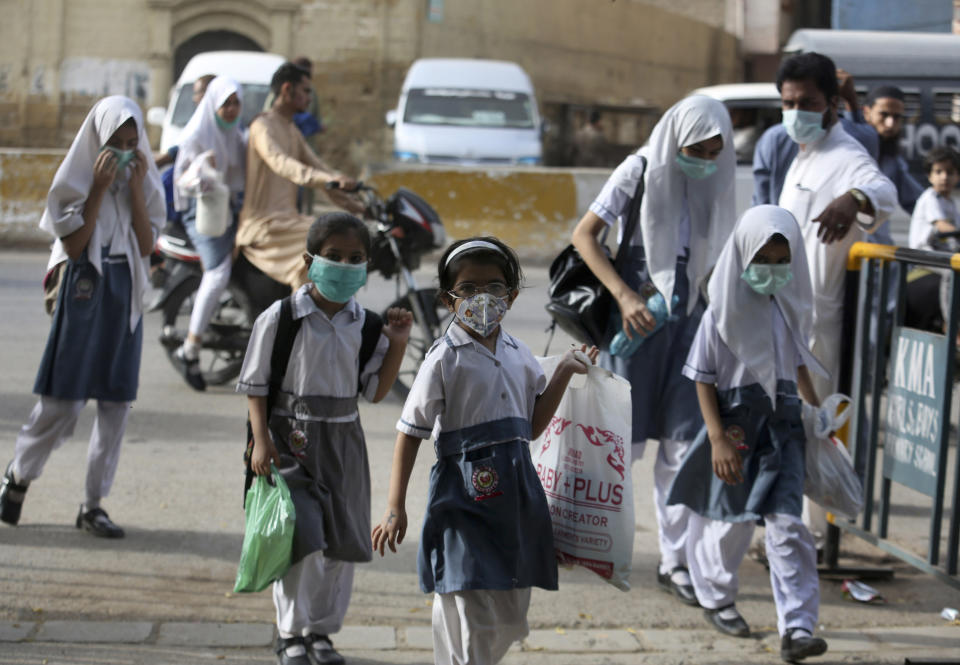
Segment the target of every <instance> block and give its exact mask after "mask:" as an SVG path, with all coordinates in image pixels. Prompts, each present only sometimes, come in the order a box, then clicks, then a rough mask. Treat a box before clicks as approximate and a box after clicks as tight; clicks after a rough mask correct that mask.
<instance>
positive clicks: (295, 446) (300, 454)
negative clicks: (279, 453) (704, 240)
mask: <svg viewBox="0 0 960 665" xmlns="http://www.w3.org/2000/svg"><path fill="white" fill-rule="evenodd" d="M287 443H288V444H289V446H290V452H291V453H293V455H294V456H295V457H297V458H299V459H303V458H304V457H306V456H307V443H308V440H307V433H306V432H304V431H303V430H299V429H295V430H292V431H291V432H290V436H288V437H287Z"/></svg>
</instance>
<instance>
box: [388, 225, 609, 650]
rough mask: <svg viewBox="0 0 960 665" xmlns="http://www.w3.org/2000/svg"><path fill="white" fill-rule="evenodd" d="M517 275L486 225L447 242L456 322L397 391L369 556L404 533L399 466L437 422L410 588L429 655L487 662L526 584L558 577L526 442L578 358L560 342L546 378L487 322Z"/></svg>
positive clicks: (448, 297)
mask: <svg viewBox="0 0 960 665" xmlns="http://www.w3.org/2000/svg"><path fill="white" fill-rule="evenodd" d="M520 280H521V273H520V266H519V264H518V262H517V258H516V255H515V254H514V253H513V251H512V250H511V249H510V248H508V247H507V246H506V245H504V244H503V243H502V242H500V241H499V240H497V239H496V238H489V237H488V238H475V239H467V240H462V241H459V242H456V243H453V244H452V245H451V246H450V247H449V248H448V249H447V251H446V252H444V255H443V256H442V257H441V259H440V264H439V283H440V292H441V294H442V298H443V300H444V302H445V303H446V305H447V307H448V308H449V309H450V311H452V312H454V313H455V315H456V322H455V323H453V324H451V325H450V327H449V329H448V330H447V331H446V333H445V334H444V336H443V337H441V338H440V339H438V340H437V341H436V342H434V345H433V347H432V348H431V349H430V351H429V352H428V353H427V356H426V358H425V359H424V362H423V364H422V365H421V367H420V371H419V372H418V373H417V378H416V379H415V380H414V382H413V386H412V387H411V389H410V395H409V396H408V398H407V401H406V404H404V407H403V412H402V415H401V417H400V421H399V422H398V423H397V429H398V430H399V432H400V434H399V435H398V437H397V444H396V448H395V451H394V458H393V471H392V473H391V479H390V493H389V505H388V508H387V511H386V513H385V514H384V517H383V520H382V521H381V523H380V524H379V525H378V526H377V527H376V528H375V529H374V530H373V534H372V535H373V546H374V548H375V549H379V550H380V553H381V555H382V554H383V548H384V546H385V545H387V546H389V547H390V549H391V550H393V551H396V548H395V543H396V542H401V541H402V540H403V537H404V534H405V532H406V529H407V515H406V511H405V508H404V504H405V497H406V492H407V483H408V482H409V479H410V472H411V470H412V468H413V464H414V461H415V459H416V454H417V450H418V447H419V445H420V442H421V440H423V439H426V438H429V437H430V436H431V434H432V432H434V430H435V429H436V430H437V431H438V432H439V433H438V435H437V438H436V441H435V444H434V447H435V450H436V454H437V462H436V464H435V465H434V467H433V469H432V471H431V473H430V493H429V498H428V501H427V510H426V515H425V517H424V522H423V533H422V535H421V538H420V552H419V557H418V559H419V561H418V568H419V572H420V586H421V588H422V589H423V590H424V592H426V593H430V592H434V594H435V597H434V602H433V644H434V661H435V662H436V663H437V664H438V665H441V664H442V665H450V664H451V663H478V664H479V665H492V664H493V663H497V662H498V661H499V660H500V659H501V658H502V657H503V655H504V654H505V653H506V652H507V649H509V647H510V645H511V644H512V643H513V642H514V641H516V640H519V639H522V638H523V637H524V636H526V634H527V633H528V628H527V619H526V616H527V608H528V607H529V604H530V587H533V586H538V587H541V588H544V589H550V590H554V589H556V588H557V563H556V557H555V554H554V547H553V533H552V529H551V526H550V524H551V523H550V513H549V509H548V507H547V501H546V495H545V494H544V492H543V487H542V486H541V484H540V479H539V478H538V477H537V473H536V471H535V469H534V467H533V463H532V461H531V458H530V450H529V443H530V440H531V439H533V438H535V437H536V436H537V435H538V434H539V433H540V432H542V431H543V430H544V429H545V428H546V426H547V424H548V423H549V421H550V419H551V417H552V416H553V413H554V412H555V411H556V408H557V405H558V404H559V402H560V398H561V397H562V395H563V392H564V391H565V390H566V387H567V383H568V382H569V380H570V377H571V376H572V374H574V373H583V372H585V371H586V367H585V366H584V364H583V362H581V361H580V360H577V359H576V358H574V355H573V351H570V352H568V353H567V355H566V356H564V358H563V359H562V360H561V362H560V365H559V367H558V368H557V371H556V373H555V374H554V375H553V378H551V380H550V383H549V385H548V384H547V383H546V379H545V377H544V374H543V371H542V370H541V368H540V365H539V363H538V362H537V361H536V360H535V359H534V357H533V354H532V353H531V352H530V350H529V349H528V348H527V347H526V345H524V344H523V343H522V342H520V341H518V340H517V339H515V338H514V337H512V336H511V335H509V334H507V332H506V331H505V330H503V328H502V326H500V325H499V323H500V320H501V318H502V317H503V315H504V314H505V313H506V311H507V310H508V309H509V308H510V306H511V305H512V304H513V301H514V299H515V298H516V297H517V294H518V293H519V286H520ZM583 350H584V351H586V349H583ZM589 355H590V356H591V359H592V358H595V357H596V349H591V351H590V352H589Z"/></svg>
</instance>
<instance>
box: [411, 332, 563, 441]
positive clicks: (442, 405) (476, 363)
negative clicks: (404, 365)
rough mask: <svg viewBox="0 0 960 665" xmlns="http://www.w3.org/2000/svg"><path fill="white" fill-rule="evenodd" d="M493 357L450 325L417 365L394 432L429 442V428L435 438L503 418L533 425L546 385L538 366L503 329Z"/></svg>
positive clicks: (534, 359) (478, 343) (523, 346)
mask: <svg viewBox="0 0 960 665" xmlns="http://www.w3.org/2000/svg"><path fill="white" fill-rule="evenodd" d="M496 351H497V352H496V353H495V354H494V353H490V351H489V349H487V348H486V347H485V346H483V345H482V344H480V342H478V341H476V340H475V339H473V337H471V336H470V335H469V334H468V333H467V331H465V330H464V329H463V328H461V327H460V326H459V325H458V324H457V323H456V322H454V323H453V324H451V325H450V327H449V328H447V332H446V333H445V334H444V335H443V337H441V338H440V339H438V340H437V341H436V342H434V345H433V347H432V348H431V349H430V351H429V352H427V357H426V358H424V360H423V364H422V365H420V370H419V371H418V372H417V377H416V379H414V381H413V385H412V386H411V387H410V394H409V395H408V396H407V401H406V403H404V405H403V411H402V412H401V415H400V420H398V421H397V430H399V431H400V432H403V433H404V434H409V435H410V436H415V437H417V438H420V439H428V438H430V436H431V434H432V433H433V432H434V428H437V432H438V433H439V432H451V431H455V430H459V429H463V428H466V427H470V426H472V425H481V424H484V423H494V422H496V421H500V420H504V419H508V418H525V419H527V420H529V421H532V420H533V408H534V405H535V404H536V399H537V396H538V395H539V394H540V393H542V392H543V390H544V388H545V387H546V383H547V380H546V377H545V376H544V373H543V369H542V368H541V367H540V363H538V362H537V360H536V358H534V357H533V353H531V352H530V349H529V348H528V347H527V345H526V344H524V343H523V342H521V341H520V340H518V339H516V338H515V337H513V336H511V335H510V334H508V333H507V331H506V330H504V329H503V326H501V327H500V334H499V335H497V346H496ZM514 439H516V436H514V435H511V436H509V439H508V440H511V441H512V440H514ZM488 443H498V441H496V440H492V441H489V442H488Z"/></svg>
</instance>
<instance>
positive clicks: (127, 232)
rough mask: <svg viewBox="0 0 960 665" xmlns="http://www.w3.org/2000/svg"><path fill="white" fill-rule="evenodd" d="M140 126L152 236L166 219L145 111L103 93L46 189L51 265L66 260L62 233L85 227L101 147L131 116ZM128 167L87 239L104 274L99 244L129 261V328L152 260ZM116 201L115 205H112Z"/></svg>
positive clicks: (45, 222) (93, 260)
mask: <svg viewBox="0 0 960 665" xmlns="http://www.w3.org/2000/svg"><path fill="white" fill-rule="evenodd" d="M131 118H132V119H133V121H134V122H135V123H136V125H137V133H138V139H137V149H138V150H139V151H140V152H141V153H142V154H143V156H144V157H145V158H146V161H147V174H146V176H145V177H144V179H143V196H144V202H145V203H146V208H147V215H148V216H149V218H150V224H151V226H153V229H154V233H153V236H154V239H156V237H157V235H158V234H159V233H160V229H161V227H162V226H163V223H164V221H165V220H166V203H165V197H164V194H163V184H162V183H161V182H160V173H159V171H157V166H156V164H154V162H153V159H152V158H151V156H150V155H151V153H150V143H149V142H148V141H147V134H146V132H145V131H144V125H143V115H142V113H141V112H140V107H139V106H137V103H136V102H134V101H133V100H132V99H130V98H128V97H123V96H122V95H114V96H112V97H104V98H103V99H101V100H100V101H99V102H97V103H96V104H94V105H93V108H92V109H90V112H89V113H88V114H87V117H86V119H84V121H83V124H82V125H81V126H80V131H78V132H77V135H76V137H74V139H73V143H72V144H71V145H70V150H68V151H67V156H66V157H64V158H63V162H61V164H60V167H59V168H58V169H57V172H56V174H55V175H54V176H53V183H52V184H51V185H50V191H49V192H48V193H47V207H46V208H45V209H44V211H43V217H42V218H41V219H40V228H41V229H43V230H44V231H47V232H48V233H50V234H52V235H54V236H56V238H57V240H56V242H54V245H53V251H52V252H51V254H50V262H49V263H48V265H47V268H48V269H50V268H52V267H53V266H55V265H57V264H58V263H60V262H62V261H65V260H67V252H66V250H65V249H64V247H63V243H62V242H61V241H60V238H62V237H64V236H67V235H70V234H71V233H73V232H74V231H76V230H77V229H79V228H81V227H82V226H83V207H84V204H85V203H86V201H87V196H88V195H89V194H90V188H91V187H92V186H93V166H94V163H95V162H96V160H97V157H98V156H99V154H100V152H101V150H103V146H105V145H106V144H107V141H109V140H110V137H111V136H113V134H114V132H116V131H117V129H119V127H120V125H122V124H124V123H125V122H127V121H128V120H130V119H131ZM131 168H133V167H132V166H129V167H127V168H126V169H125V171H126V172H125V173H120V174H118V175H117V178H116V179H115V180H114V182H113V183H112V184H111V185H110V188H109V191H108V193H107V195H106V196H105V197H104V199H103V201H102V203H101V204H100V211H99V214H98V215H97V223H96V226H95V227H94V229H93V233H92V234H91V236H90V240H89V242H88V243H87V248H88V250H87V259H88V260H89V261H90V263H91V264H93V267H94V268H96V270H97V272H98V273H100V274H103V269H102V267H101V261H100V248H101V247H103V246H109V247H110V254H112V255H118V254H123V255H125V256H126V257H127V263H128V265H129V266H130V277H131V281H132V285H133V288H132V289H131V293H130V330H131V331H132V330H135V329H136V327H137V323H138V322H139V321H140V316H141V314H142V313H143V294H144V292H145V291H146V285H147V277H148V275H147V269H148V259H147V258H145V257H142V256H140V249H139V243H138V242H137V235H136V233H135V232H134V230H133V224H132V212H131V208H130V194H129V192H128V191H125V190H126V185H127V180H128V178H129V173H130V169H131ZM114 202H115V203H116V205H114Z"/></svg>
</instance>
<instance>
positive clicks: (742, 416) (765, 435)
mask: <svg viewBox="0 0 960 665" xmlns="http://www.w3.org/2000/svg"><path fill="white" fill-rule="evenodd" d="M690 383H693V381H691V382H690ZM717 401H718V403H719V406H720V419H721V420H722V421H723V426H724V429H725V430H726V431H727V434H728V435H729V436H731V437H732V438H733V439H735V440H740V441H742V443H741V446H742V449H741V451H740V455H741V457H742V459H743V482H742V483H739V484H737V485H727V484H726V483H724V482H723V481H722V480H720V479H719V478H717V476H716V475H715V474H714V473H713V456H712V449H711V447H710V439H709V438H708V437H707V428H706V427H704V428H703V430H702V431H701V432H700V434H699V435H698V436H697V438H696V440H695V441H694V442H693V445H692V446H691V447H690V450H689V452H688V453H687V456H686V457H685V458H684V460H683V462H682V464H681V466H680V470H679V471H678V472H677V475H676V476H675V477H674V479H673V485H671V487H670V491H669V492H668V493H667V504H675V503H682V504H684V505H686V506H688V507H689V508H691V509H692V510H693V511H694V512H696V513H698V514H700V515H703V516H704V517H708V518H710V519H714V520H723V521H725V522H751V521H761V520H762V518H763V516H764V515H767V514H770V513H783V514H787V515H795V516H797V517H799V516H800V514H801V511H802V508H803V476H804V446H805V445H806V437H805V434H804V431H803V422H802V420H801V411H800V399H799V398H798V397H797V388H796V385H795V384H794V383H793V382H792V381H782V380H781V381H778V382H777V406H776V409H772V408H771V405H770V399H769V398H768V397H767V395H766V393H764V391H763V388H761V387H760V384H757V383H754V384H751V385H748V386H743V387H740V388H733V389H730V390H722V391H718V393H717Z"/></svg>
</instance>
